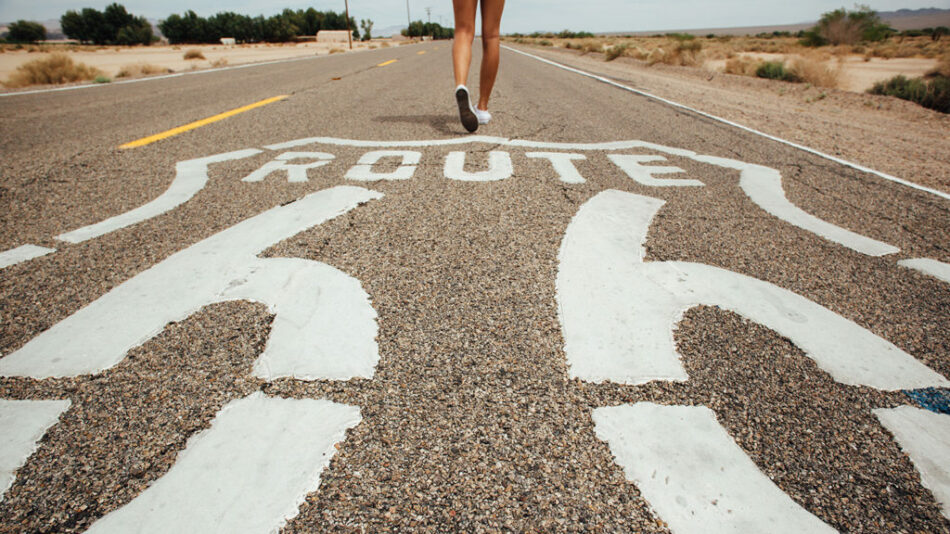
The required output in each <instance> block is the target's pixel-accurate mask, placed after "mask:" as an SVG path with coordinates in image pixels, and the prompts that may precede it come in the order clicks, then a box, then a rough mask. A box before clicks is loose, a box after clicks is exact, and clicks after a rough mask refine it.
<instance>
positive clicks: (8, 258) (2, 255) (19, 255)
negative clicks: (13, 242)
mask: <svg viewBox="0 0 950 534" xmlns="http://www.w3.org/2000/svg"><path fill="white" fill-rule="evenodd" d="M53 252H56V249H54V248H46V247H40V246H37V245H22V246H19V247H17V248H13V249H10V250H5V251H3V252H0V269H4V268H6V267H10V266H11V265H16V264H18V263H23V262H25V261H30V260H32V259H34V258H39V257H42V256H45V255H47V254H50V253H53Z"/></svg>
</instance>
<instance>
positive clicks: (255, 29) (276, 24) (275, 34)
mask: <svg viewBox="0 0 950 534" xmlns="http://www.w3.org/2000/svg"><path fill="white" fill-rule="evenodd" d="M158 28H159V29H160V30H161V31H162V34H163V35H165V37H166V38H167V39H168V41H169V42H171V43H217V42H220V40H221V38H222V37H233V38H234V39H235V40H236V41H237V42H239V43H254V42H271V43H278V42H286V41H292V40H294V38H296V37H298V36H301V35H316V34H317V32H318V31H320V30H346V29H348V28H352V29H353V37H354V38H356V39H359V36H360V32H359V30H358V29H357V25H356V19H355V18H353V17H350V23H349V25H347V21H346V15H345V14H343V13H334V12H333V11H317V10H316V9H313V8H309V9H307V10H303V9H299V10H297V11H293V10H291V9H285V10H284V11H283V12H282V13H280V14H279V15H274V16H271V17H266V18H265V17H264V16H262V15H261V16H257V17H250V16H247V15H240V14H238V13H232V12H229V11H226V12H222V13H218V14H217V15H212V16H210V17H207V18H206V17H199V16H198V15H197V14H196V13H195V12H194V11H190V10H189V11H187V12H185V13H184V14H182V15H177V14H176V15H172V16H170V17H168V18H167V19H165V20H163V21H162V22H160V23H159V25H158Z"/></svg>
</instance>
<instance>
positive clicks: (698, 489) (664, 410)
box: [593, 402, 835, 534]
mask: <svg viewBox="0 0 950 534" xmlns="http://www.w3.org/2000/svg"><path fill="white" fill-rule="evenodd" d="M593 417H594V425H595V431H596V433H597V437H599V438H600V439H602V440H604V441H606V442H607V444H608V445H610V451H611V452H612V453H613V454H614V456H615V457H616V460H617V464H618V465H620V466H621V467H623V470H624V474H625V475H626V477H627V479H628V480H630V481H631V482H633V483H634V484H636V485H637V488H639V490H640V491H641V492H642V493H643V497H644V498H645V499H646V500H647V501H648V502H649V503H650V505H651V506H653V508H654V509H655V510H656V512H657V514H659V516H660V517H661V518H662V519H663V520H664V521H666V522H667V523H668V524H669V526H670V530H671V531H673V532H676V533H678V534H683V533H685V534H720V533H721V534H725V533H731V534H746V533H750V532H768V533H776V534H778V533H789V534H799V533H802V532H835V530H834V529H833V528H831V527H829V526H828V525H826V524H825V523H823V522H822V521H821V520H820V519H818V518H817V517H815V516H813V515H812V514H810V513H809V512H808V511H806V510H805V509H803V508H802V507H801V506H799V505H798V504H797V503H795V501H793V500H792V499H791V498H789V496H788V495H786V494H785V493H784V492H783V491H782V490H781V489H780V488H778V487H777V486H776V485H775V484H774V483H773V482H772V481H771V480H769V478H768V477H766V476H765V475H764V474H763V473H762V472H761V471H760V470H759V468H758V467H757V466H756V465H755V463H753V462H752V460H750V459H749V457H748V456H747V455H746V454H745V452H744V451H743V450H742V449H741V448H739V446H738V445H736V443H735V441H734V440H733V439H732V438H731V437H730V436H729V434H727V433H726V431H725V430H724V429H723V428H722V427H721V426H720V425H719V423H718V421H716V414H714V413H713V412H712V410H710V409H709V408H705V407H702V406H660V405H657V404H653V403H649V402H641V403H637V404H633V405H625V406H617V407H611V408H598V409H596V410H594V416H593Z"/></svg>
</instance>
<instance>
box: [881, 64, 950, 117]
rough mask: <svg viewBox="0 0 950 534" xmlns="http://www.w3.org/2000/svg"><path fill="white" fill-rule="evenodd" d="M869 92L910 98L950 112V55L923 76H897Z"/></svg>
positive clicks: (943, 111)
mask: <svg viewBox="0 0 950 534" xmlns="http://www.w3.org/2000/svg"><path fill="white" fill-rule="evenodd" d="M868 93H871V94H873V95H886V96H893V97H897V98H901V99H903V100H910V101H911V102H916V103H917V104H920V105H921V106H924V107H925V108H930V109H934V110H937V111H940V112H942V113H950V57H948V58H945V59H944V60H943V62H941V64H940V66H939V67H937V68H936V69H934V70H933V71H932V72H930V73H928V74H927V75H926V76H924V77H922V78H907V77H906V76H895V77H893V78H891V79H890V80H887V81H883V82H878V83H876V84H874V87H872V88H871V89H869V90H868Z"/></svg>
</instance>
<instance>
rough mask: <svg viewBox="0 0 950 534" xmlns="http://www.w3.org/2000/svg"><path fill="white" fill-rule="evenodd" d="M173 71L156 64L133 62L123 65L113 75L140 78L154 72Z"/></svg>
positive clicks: (164, 72) (166, 72)
mask: <svg viewBox="0 0 950 534" xmlns="http://www.w3.org/2000/svg"><path fill="white" fill-rule="evenodd" d="M170 72H173V71H172V69H168V68H165V67H159V66H158V65H150V64H148V63H133V64H131V65H123V66H122V68H121V69H119V73H118V74H116V75H115V77H116V78H141V77H142V76H152V75H154V74H168V73H170Z"/></svg>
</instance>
